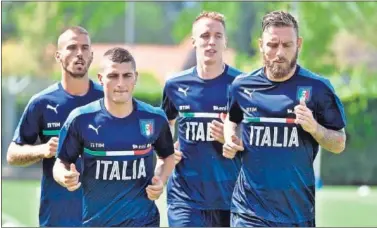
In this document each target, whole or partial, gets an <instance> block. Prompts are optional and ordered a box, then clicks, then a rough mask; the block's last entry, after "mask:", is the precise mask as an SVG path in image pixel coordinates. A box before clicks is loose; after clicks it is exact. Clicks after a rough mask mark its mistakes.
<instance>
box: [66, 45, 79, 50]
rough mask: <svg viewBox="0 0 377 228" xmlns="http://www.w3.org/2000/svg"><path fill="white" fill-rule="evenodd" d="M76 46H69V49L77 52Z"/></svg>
mask: <svg viewBox="0 0 377 228" xmlns="http://www.w3.org/2000/svg"><path fill="white" fill-rule="evenodd" d="M76 47H77V46H76V45H68V47H67V49H68V50H75V49H76Z"/></svg>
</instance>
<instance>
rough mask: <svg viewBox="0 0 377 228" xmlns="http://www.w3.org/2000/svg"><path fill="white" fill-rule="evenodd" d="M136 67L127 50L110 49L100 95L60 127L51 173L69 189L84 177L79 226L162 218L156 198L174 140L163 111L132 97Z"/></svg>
mask: <svg viewBox="0 0 377 228" xmlns="http://www.w3.org/2000/svg"><path fill="white" fill-rule="evenodd" d="M135 67H136V64H135V60H134V58H133V57H132V55H131V54H130V53H129V52H128V51H127V50H125V49H122V48H113V49H110V50H108V51H107V52H106V53H105V54H104V56H103V59H102V61H101V71H100V72H99V74H98V79H99V81H100V83H101V84H102V85H103V87H104V94H105V96H104V98H103V99H100V100H98V101H95V102H92V103H90V104H88V105H86V106H83V107H80V108H77V109H75V110H73V111H72V112H71V114H70V115H69V117H68V119H67V121H66V122H65V124H64V126H63V129H62V131H61V133H60V140H59V148H58V152H57V160H56V162H55V165H54V171H53V173H54V178H55V180H56V181H57V182H58V183H59V184H61V185H62V186H64V187H66V188H67V189H68V190H69V191H75V190H76V189H77V188H79V187H80V186H81V183H82V188H83V226H97V227H98V226H105V227H110V226H133V227H143V226H152V227H156V226H159V223H160V216H159V212H158V209H157V207H156V204H155V202H154V200H156V199H158V198H159V196H160V195H161V194H162V192H163V187H164V184H165V183H166V181H167V179H168V177H169V175H170V173H171V172H172V170H173V169H174V155H173V153H174V147H173V140H172V135H171V132H170V129H169V124H168V121H167V118H166V115H165V113H164V112H163V111H162V110H161V109H160V108H155V107H153V106H151V105H149V104H146V103H144V102H141V101H138V100H136V99H134V98H133V97H132V93H133V90H134V87H135V85H136V81H137V77H138V73H137V71H136V68H135ZM154 150H155V151H156V152H157V155H158V156H159V158H158V161H157V165H156V169H155V171H154V164H153V151H154ZM80 155H81V156H82V160H83V162H82V163H83V172H82V177H81V182H80V181H79V179H78V177H79V176H80V173H79V172H77V170H76V167H75V162H76V160H77V159H78V157H79V156H80Z"/></svg>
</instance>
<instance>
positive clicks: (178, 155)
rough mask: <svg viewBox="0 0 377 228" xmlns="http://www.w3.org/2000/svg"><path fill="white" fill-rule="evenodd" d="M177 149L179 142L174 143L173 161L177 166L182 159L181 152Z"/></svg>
mask: <svg viewBox="0 0 377 228" xmlns="http://www.w3.org/2000/svg"><path fill="white" fill-rule="evenodd" d="M178 149H179V141H176V142H175V143H174V160H175V164H178V163H179V162H180V161H181V159H182V152H181V151H179V150H178Z"/></svg>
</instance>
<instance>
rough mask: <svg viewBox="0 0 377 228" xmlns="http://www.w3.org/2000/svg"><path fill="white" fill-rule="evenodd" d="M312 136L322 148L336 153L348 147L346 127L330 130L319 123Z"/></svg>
mask: <svg viewBox="0 0 377 228" xmlns="http://www.w3.org/2000/svg"><path fill="white" fill-rule="evenodd" d="M312 136H313V138H314V139H315V140H316V141H317V142H318V144H319V145H320V146H321V147H322V148H324V149H326V150H328V151H330V152H333V153H336V154H339V153H341V152H343V151H344V149H345V147H346V133H345V131H344V128H343V129H341V130H339V131H336V130H330V129H327V128H325V127H323V126H322V125H320V124H319V123H317V128H316V131H315V132H314V133H312Z"/></svg>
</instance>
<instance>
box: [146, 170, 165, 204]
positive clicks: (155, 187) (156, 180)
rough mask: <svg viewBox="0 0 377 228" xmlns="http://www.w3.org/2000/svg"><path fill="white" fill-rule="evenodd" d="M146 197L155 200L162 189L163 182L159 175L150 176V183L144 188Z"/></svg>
mask: <svg viewBox="0 0 377 228" xmlns="http://www.w3.org/2000/svg"><path fill="white" fill-rule="evenodd" d="M146 191H147V195H148V198H149V199H150V200H157V199H158V198H160V195H161V194H162V192H163V191H164V183H162V180H161V178H160V177H159V176H154V177H153V178H152V185H148V187H147V188H146Z"/></svg>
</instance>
